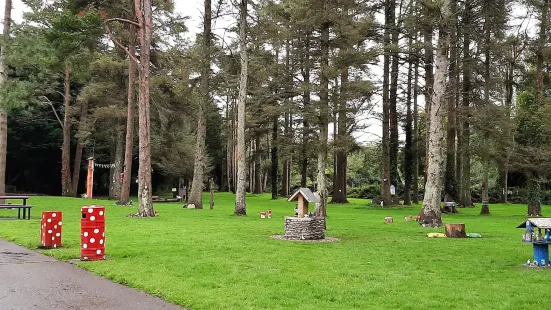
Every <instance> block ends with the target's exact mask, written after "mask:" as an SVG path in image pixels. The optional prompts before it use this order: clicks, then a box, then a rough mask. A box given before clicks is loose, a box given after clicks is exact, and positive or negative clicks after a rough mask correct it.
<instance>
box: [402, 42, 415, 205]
mask: <svg viewBox="0 0 551 310" xmlns="http://www.w3.org/2000/svg"><path fill="white" fill-rule="evenodd" d="M412 44H413V40H411V39H410V40H409V44H408V45H409V52H410V54H411V52H412V49H411V46H412ZM411 60H412V58H410V59H409V63H408V76H407V94H406V96H407V98H406V126H405V133H406V144H405V147H404V170H405V171H404V173H405V175H404V205H406V206H409V205H411V187H412V184H411V183H412V181H413V170H414V169H415V168H414V167H413V147H414V146H413V133H412V131H413V129H412V127H411V126H412V121H413V116H412V114H411V96H412V87H413V86H412V80H413V63H412V61H411Z"/></svg>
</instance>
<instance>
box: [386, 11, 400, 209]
mask: <svg viewBox="0 0 551 310" xmlns="http://www.w3.org/2000/svg"><path fill="white" fill-rule="evenodd" d="M389 16H390V20H389V23H387V25H386V27H390V28H391V30H390V33H391V42H392V45H391V46H392V47H391V58H392V62H391V68H390V95H389V100H390V101H389V103H390V105H389V108H390V114H389V116H390V119H389V121H390V143H389V147H390V149H389V157H390V184H391V185H394V186H395V187H396V194H395V195H394V197H392V198H393V204H396V205H398V204H400V198H399V196H398V187H399V185H400V184H401V180H400V174H399V173H398V144H399V141H398V110H397V105H398V102H397V101H398V71H399V67H398V65H399V57H398V56H399V47H398V44H399V32H398V29H397V25H396V1H394V0H393V1H390V15H389Z"/></svg>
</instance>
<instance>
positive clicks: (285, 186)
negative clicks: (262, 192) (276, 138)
mask: <svg viewBox="0 0 551 310" xmlns="http://www.w3.org/2000/svg"><path fill="white" fill-rule="evenodd" d="M284 117H285V121H284V128H283V135H284V141H285V143H286V144H287V143H289V142H290V140H291V139H289V135H290V129H289V112H288V111H285V113H284ZM287 147H289V146H288V145H287ZM284 153H285V154H283V159H284V161H283V173H282V179H281V196H283V197H288V196H289V156H290V155H289V152H284Z"/></svg>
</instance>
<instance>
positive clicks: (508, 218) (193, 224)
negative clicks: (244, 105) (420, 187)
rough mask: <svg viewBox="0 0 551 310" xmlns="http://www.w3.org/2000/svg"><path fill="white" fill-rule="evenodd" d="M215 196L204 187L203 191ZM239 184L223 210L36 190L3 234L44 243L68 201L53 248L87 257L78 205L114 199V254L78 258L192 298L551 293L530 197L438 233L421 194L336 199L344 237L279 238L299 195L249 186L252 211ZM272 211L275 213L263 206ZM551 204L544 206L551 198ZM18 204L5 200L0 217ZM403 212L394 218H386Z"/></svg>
mask: <svg viewBox="0 0 551 310" xmlns="http://www.w3.org/2000/svg"><path fill="white" fill-rule="evenodd" d="M205 198H206V197H205ZM234 199H235V198H234V196H233V195H230V194H224V193H221V194H217V195H216V199H215V200H216V206H215V209H214V210H209V209H205V210H188V209H183V208H182V206H181V204H156V205H155V208H156V210H158V211H159V216H158V217H156V218H152V219H137V218H128V217H126V215H127V214H129V213H131V212H135V211H136V207H134V208H129V207H122V206H115V205H113V202H110V201H101V200H92V201H88V200H82V199H71V198H50V197H36V198H32V199H30V200H29V204H31V205H33V206H35V207H34V208H33V219H32V220H31V221H19V220H4V219H1V220H0V237H2V238H5V239H6V240H8V241H13V242H15V243H18V244H21V245H23V246H26V247H29V248H36V247H38V246H39V245H40V238H39V228H40V224H39V223H40V219H39V215H40V214H41V211H46V210H60V211H62V212H63V248H61V249H56V250H48V251H44V253H45V254H48V255H51V256H54V257H56V258H58V259H61V260H70V259H76V258H79V245H80V207H82V206H86V205H90V204H98V205H99V204H101V205H105V206H106V207H107V211H106V254H107V256H108V258H109V259H108V260H106V261H101V262H82V263H79V264H78V265H79V266H80V267H82V268H85V269H88V270H90V271H91V272H93V273H96V274H99V275H102V276H104V277H106V278H109V279H111V280H113V281H115V282H119V283H123V284H126V285H129V286H131V287H135V288H138V289H141V290H144V291H147V292H149V293H152V294H154V295H158V296H160V297H162V298H164V299H166V300H168V301H171V302H174V303H176V304H180V305H182V306H185V307H189V308H190V309H397V308H399V309H531V308H536V307H538V308H541V307H542V306H543V307H545V306H544V305H548V304H549V303H550V302H551V295H550V294H549V293H548V289H547V287H548V286H549V283H550V282H549V281H550V279H551V270H538V269H527V268H524V267H522V266H521V265H522V264H523V263H525V262H526V260H527V259H529V258H530V259H532V248H531V246H530V245H524V244H522V243H521V238H522V234H523V230H522V229H516V228H515V227H516V226H517V225H518V224H520V223H521V222H522V221H523V220H524V219H525V216H524V214H525V213H526V207H525V206H522V205H492V206H491V212H492V215H491V216H479V215H478V213H479V212H480V210H479V208H476V209H460V210H459V211H460V212H461V213H460V214H457V215H451V216H444V222H445V223H452V222H461V223H465V224H466V227H467V232H476V233H480V234H482V235H483V237H484V238H481V239H428V238H426V234H427V233H428V232H435V231H438V232H443V229H438V230H435V229H425V228H422V227H420V226H419V225H418V224H417V223H415V222H404V220H403V218H404V217H405V216H408V215H414V216H415V215H416V214H417V213H418V211H419V206H415V207H403V208H397V209H381V208H370V207H368V206H367V203H368V202H367V201H366V200H352V203H351V204H350V205H346V206H337V205H330V206H329V210H328V214H329V217H328V220H327V222H328V230H327V235H328V236H332V237H338V238H340V239H341V240H340V241H339V242H334V243H298V242H291V241H284V240H277V239H272V238H271V237H270V236H271V235H274V234H283V217H284V216H287V215H292V214H293V208H294V204H293V203H287V202H285V200H277V201H272V200H270V199H269V196H264V195H262V196H248V197H247V199H248V200H247V212H248V214H249V216H247V217H236V216H233V215H232V213H233V208H234V201H235V200H234ZM268 209H271V210H272V211H273V218H272V219H264V220H262V219H260V216H259V212H260V211H267V210H268ZM544 212H545V208H544ZM14 213H16V211H0V217H9V216H13V214H14ZM386 216H393V217H394V221H395V222H394V223H392V224H385V223H384V221H383V219H384V217H386Z"/></svg>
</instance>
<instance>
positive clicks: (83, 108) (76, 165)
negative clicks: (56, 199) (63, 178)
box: [71, 100, 88, 197]
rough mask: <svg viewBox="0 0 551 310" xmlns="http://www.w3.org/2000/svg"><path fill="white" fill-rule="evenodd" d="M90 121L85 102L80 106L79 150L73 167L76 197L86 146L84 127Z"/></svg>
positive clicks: (73, 188)
mask: <svg viewBox="0 0 551 310" xmlns="http://www.w3.org/2000/svg"><path fill="white" fill-rule="evenodd" d="M87 119H88V100H83V101H82V103H81V106H80V121H79V123H80V128H79V135H78V141H77V148H76V151H75V162H74V166H73V179H72V181H73V186H72V192H71V196H73V197H76V196H77V195H78V183H79V180H80V170H81V167H82V151H83V149H84V144H85V143H86V139H85V137H84V130H83V128H82V127H84V126H86V121H87Z"/></svg>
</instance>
